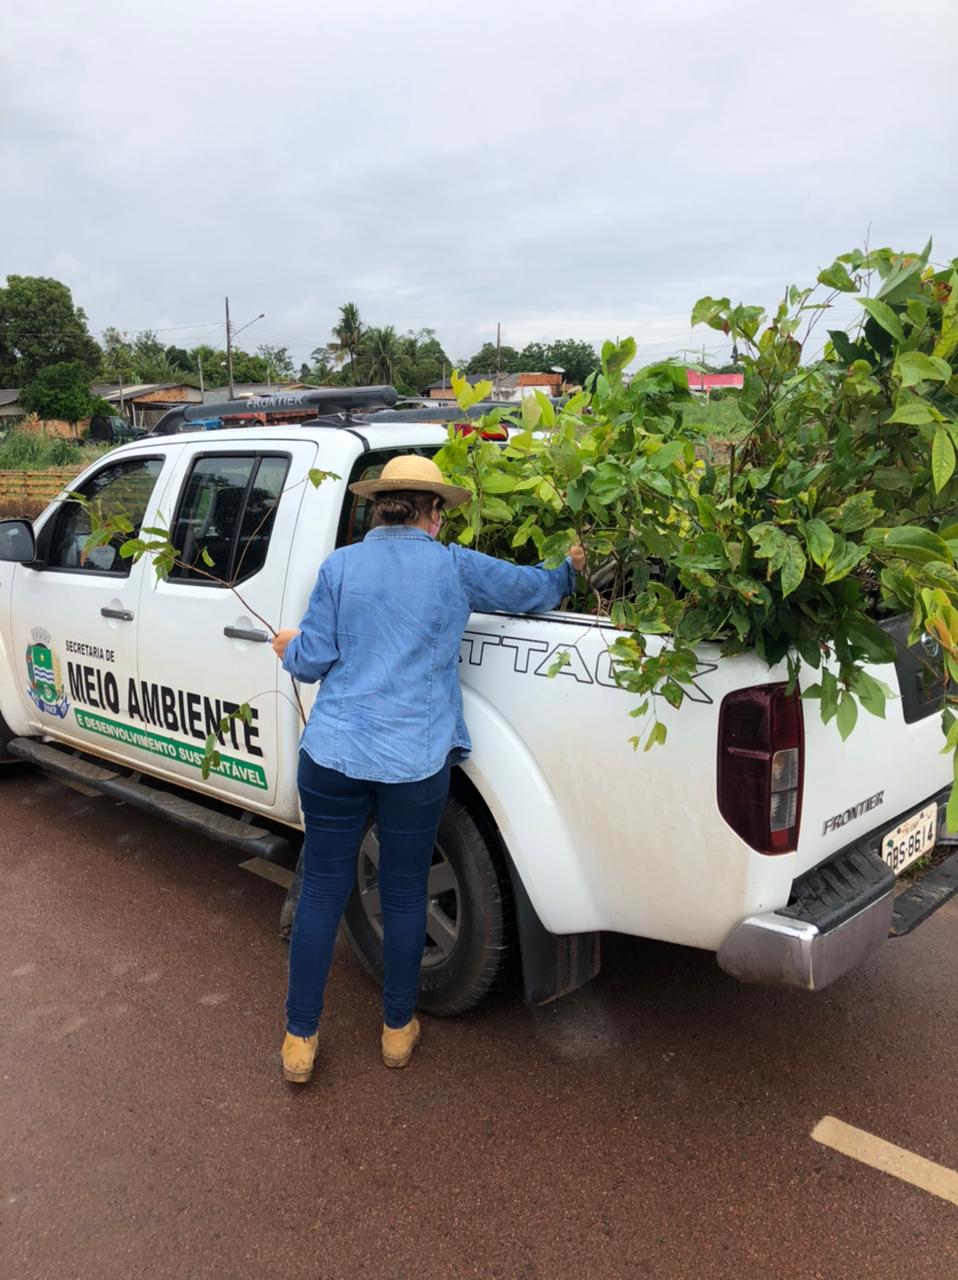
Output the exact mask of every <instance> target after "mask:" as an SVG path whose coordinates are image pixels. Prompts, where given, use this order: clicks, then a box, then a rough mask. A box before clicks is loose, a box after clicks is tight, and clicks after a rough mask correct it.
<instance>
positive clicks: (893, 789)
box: [796, 619, 952, 873]
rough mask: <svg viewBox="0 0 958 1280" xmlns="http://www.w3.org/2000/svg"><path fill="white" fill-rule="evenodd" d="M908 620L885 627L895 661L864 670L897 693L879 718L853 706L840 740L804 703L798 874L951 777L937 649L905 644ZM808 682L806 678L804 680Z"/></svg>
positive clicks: (915, 806)
mask: <svg viewBox="0 0 958 1280" xmlns="http://www.w3.org/2000/svg"><path fill="white" fill-rule="evenodd" d="M908 624H909V620H908V619H896V620H895V621H894V622H890V623H888V624H886V630H888V631H889V633H890V634H891V635H893V637H894V638H895V640H896V642H897V643H898V645H899V657H898V659H897V661H896V663H895V664H894V665H891V664H889V665H888V666H875V667H869V668H868V670H869V672H870V674H871V675H873V676H875V678H876V679H878V680H882V681H884V683H885V684H887V685H888V686H889V687H890V688H891V689H892V690H893V692H894V694H895V695H896V696H895V697H894V698H890V699H889V700H888V703H887V704H886V708H885V716H884V719H879V718H878V717H877V716H873V715H870V714H869V713H868V712H865V711H860V713H859V717H858V723H857V724H856V726H855V729H854V730H853V732H852V734H851V736H850V737H849V739H848V741H847V742H844V743H843V742H842V740H841V738H840V736H839V734H838V730H837V728H836V725H835V723H834V722H832V723H831V724H828V725H825V724H823V723H822V719H821V713H820V706H819V704H818V703H817V702H814V701H809V702H806V703H805V785H804V794H803V808H802V823H801V834H800V838H799V844H798V851H797V860H796V869H797V871H798V873H802V872H804V871H807V870H809V869H810V868H812V867H815V866H817V865H818V864H819V863H820V862H822V861H823V860H824V859H826V858H828V857H829V856H830V855H831V854H832V853H834V852H836V851H837V850H838V849H841V848H843V847H844V846H845V845H847V844H849V843H850V842H851V841H853V840H855V839H856V838H858V837H859V836H860V835H863V834H864V833H865V832H867V831H874V830H877V829H885V828H887V829H888V830H891V829H893V828H894V827H895V826H896V825H897V824H898V823H900V822H901V821H903V820H904V819H905V818H906V817H908V816H909V815H910V814H912V813H913V812H915V811H918V810H920V809H921V807H922V804H923V802H925V801H926V800H928V799H929V798H930V797H931V796H933V795H934V794H935V792H937V791H939V790H940V789H941V788H942V787H944V786H947V784H948V783H949V782H950V781H951V778H952V764H951V759H950V757H949V756H945V755H942V754H941V748H942V746H943V745H944V738H943V736H942V731H941V717H940V711H941V706H942V687H941V684H940V682H939V681H937V680H936V678H935V675H934V671H935V664H936V659H937V658H938V654H937V650H936V647H935V646H934V645H932V644H930V643H928V644H927V648H923V647H922V645H921V644H920V643H919V644H918V645H915V646H913V647H912V649H908V647H907V644H906V637H907V633H908ZM810 682H811V681H809V683H810Z"/></svg>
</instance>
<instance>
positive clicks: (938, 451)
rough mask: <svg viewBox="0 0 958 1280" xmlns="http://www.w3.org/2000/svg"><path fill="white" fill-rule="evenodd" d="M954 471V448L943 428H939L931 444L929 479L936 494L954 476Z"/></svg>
mask: <svg viewBox="0 0 958 1280" xmlns="http://www.w3.org/2000/svg"><path fill="white" fill-rule="evenodd" d="M954 471H955V446H954V445H953V444H952V442H951V436H950V435H949V434H948V432H947V431H946V430H945V429H944V427H939V428H938V430H937V431H936V432H935V438H934V440H932V444H931V478H932V480H933V481H934V485H935V492H936V493H940V492H941V490H942V489H944V487H945V485H946V484H947V483H948V481H949V480H950V479H951V477H952V476H953V475H954Z"/></svg>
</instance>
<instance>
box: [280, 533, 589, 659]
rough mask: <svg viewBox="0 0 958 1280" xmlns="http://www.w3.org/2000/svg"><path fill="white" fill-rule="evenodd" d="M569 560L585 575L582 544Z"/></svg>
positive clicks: (577, 545)
mask: <svg viewBox="0 0 958 1280" xmlns="http://www.w3.org/2000/svg"><path fill="white" fill-rule="evenodd" d="M569 559H570V560H571V561H572V567H573V569H575V571H576V573H585V547H583V546H582V545H581V544H580V543H576V545H575V546H574V547H570V548H569ZM274 648H275V645H274Z"/></svg>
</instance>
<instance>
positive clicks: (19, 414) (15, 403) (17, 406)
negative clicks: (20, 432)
mask: <svg viewBox="0 0 958 1280" xmlns="http://www.w3.org/2000/svg"><path fill="white" fill-rule="evenodd" d="M26 416H27V411H26V409H24V407H23V405H22V404H21V403H20V388H19V387H5V388H0V427H15V426H16V425H17V423H18V422H19V421H20V419H21V418H25V417H26Z"/></svg>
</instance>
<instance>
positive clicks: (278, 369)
mask: <svg viewBox="0 0 958 1280" xmlns="http://www.w3.org/2000/svg"><path fill="white" fill-rule="evenodd" d="M258 350H259V354H260V356H261V357H262V359H263V360H264V361H265V362H266V365H267V373H268V374H271V377H272V381H273V382H276V381H279V382H282V381H284V380H285V381H287V382H289V381H292V379H293V377H294V375H295V372H296V371H295V369H294V368H293V362H292V360H291V359H290V358H289V350H288V348H287V347H271V346H270V345H269V344H268V343H265V342H264V343H262V344H261V345H260V347H259V348H258Z"/></svg>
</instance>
